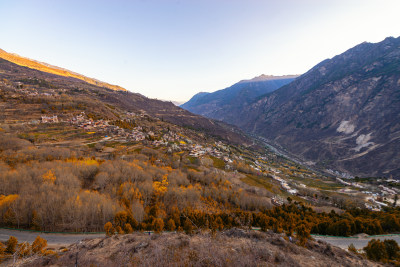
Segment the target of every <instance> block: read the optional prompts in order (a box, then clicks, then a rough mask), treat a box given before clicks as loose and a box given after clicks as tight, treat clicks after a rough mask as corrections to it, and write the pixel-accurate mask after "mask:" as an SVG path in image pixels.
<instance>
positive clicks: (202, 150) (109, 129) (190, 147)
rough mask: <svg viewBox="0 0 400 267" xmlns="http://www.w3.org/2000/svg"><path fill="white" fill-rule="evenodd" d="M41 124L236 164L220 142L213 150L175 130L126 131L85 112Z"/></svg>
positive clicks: (139, 128) (45, 118) (43, 118)
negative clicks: (69, 127) (78, 129)
mask: <svg viewBox="0 0 400 267" xmlns="http://www.w3.org/2000/svg"><path fill="white" fill-rule="evenodd" d="M126 115H127V116H128V117H138V118H144V117H145V116H147V114H146V113H144V112H140V113H133V112H127V113H126ZM40 122H41V123H59V122H66V123H69V124H70V125H73V126H75V127H78V128H81V129H83V130H85V131H88V132H102V133H103V134H104V135H105V137H112V139H108V140H114V141H119V142H146V144H147V145H152V146H154V147H168V151H169V152H179V151H187V152H188V154H189V156H191V157H195V158H199V157H203V156H205V155H208V156H213V157H216V158H220V159H222V160H224V161H225V162H226V163H232V162H233V160H232V159H231V158H230V157H229V148H228V146H227V145H225V144H224V143H222V142H221V141H217V142H215V143H214V144H212V145H210V146H203V145H200V144H196V143H195V142H194V141H193V140H191V139H190V138H188V137H186V136H184V135H183V134H181V133H176V132H173V131H171V130H169V131H167V132H165V133H154V131H151V130H146V129H145V127H142V126H136V127H134V128H132V129H124V128H121V127H119V126H117V125H113V124H112V123H111V122H110V121H107V120H102V119H100V120H93V119H92V118H89V117H88V116H87V115H86V114H85V112H81V113H80V114H78V115H75V116H73V117H72V118H70V119H68V120H65V121H62V120H59V118H58V116H57V115H51V116H47V115H42V116H41V121H40Z"/></svg>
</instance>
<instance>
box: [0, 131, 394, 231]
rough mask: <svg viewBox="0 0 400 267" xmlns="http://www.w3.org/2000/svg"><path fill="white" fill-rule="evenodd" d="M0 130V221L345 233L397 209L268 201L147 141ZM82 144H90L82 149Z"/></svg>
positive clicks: (61, 227)
mask: <svg viewBox="0 0 400 267" xmlns="http://www.w3.org/2000/svg"><path fill="white" fill-rule="evenodd" d="M2 137H3V138H1V139H0V147H1V153H0V160H1V161H0V225H1V226H5V227H14V228H26V229H35V230H41V231H64V232H97V231H106V232H107V233H109V234H113V233H115V232H118V233H129V232H132V231H137V230H141V231H142V230H154V231H156V232H159V231H163V230H168V231H174V230H177V231H185V232H186V233H192V232H194V231H198V230H201V229H211V230H212V231H218V230H223V229H229V228H232V227H240V228H246V229H249V228H260V229H261V230H262V231H269V230H272V231H274V232H277V233H282V232H283V233H286V234H287V235H288V236H291V235H293V233H294V232H296V233H303V235H304V236H305V237H307V236H309V234H310V233H312V234H321V235H335V236H350V235H354V234H358V233H367V234H370V235H376V234H383V233H393V232H399V231H400V220H399V218H400V209H399V208H387V209H386V210H384V211H380V212H374V211H370V210H366V209H360V208H351V209H350V208H349V209H347V210H346V211H345V212H343V213H336V212H335V211H333V210H332V211H331V212H328V213H327V212H316V211H315V210H314V209H313V208H312V206H310V205H309V204H307V203H303V202H299V201H297V200H292V199H290V198H288V201H287V203H286V204H284V205H282V206H278V207H277V206H273V205H272V204H271V203H270V202H269V201H267V198H266V197H265V196H259V195H257V194H253V193H250V192H248V191H247V190H243V189H242V188H239V187H237V186H234V185H233V184H232V183H231V182H230V181H229V179H228V176H229V175H233V174H234V173H235V172H237V171H238V170H239V171H246V170H247V169H246V168H245V165H244V164H242V163H240V164H239V163H237V164H236V165H234V168H235V170H233V172H232V171H231V172H225V171H222V170H220V169H218V168H215V167H214V165H213V164H212V160H211V162H209V163H207V162H205V163H204V164H202V165H201V166H195V165H193V164H191V161H190V160H189V159H187V158H184V157H183V158H182V157H179V156H178V155H174V154H162V153H159V152H158V151H157V150H154V149H151V148H143V149H141V150H140V151H137V153H133V154H129V155H124V156H123V157H121V156H115V157H114V158H111V159H98V158H95V157H88V156H87V155H85V152H84V151H80V150H79V149H70V148H48V147H46V148H32V147H31V146H29V141H26V140H23V139H19V138H16V137H10V136H8V135H2ZM86 154H87V153H86Z"/></svg>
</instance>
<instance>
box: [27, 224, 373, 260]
mask: <svg viewBox="0 0 400 267" xmlns="http://www.w3.org/2000/svg"><path fill="white" fill-rule="evenodd" d="M76 255H78V265H79V266H271V265H273V266H376V264H375V263H372V262H369V261H367V260H365V259H362V258H359V257H357V256H355V255H352V254H350V253H348V252H346V251H344V250H342V249H339V248H336V247H332V246H330V245H328V244H327V243H324V242H322V241H318V242H315V241H309V242H308V244H307V246H306V248H304V247H300V246H297V245H296V244H294V243H291V242H288V241H287V240H285V239H284V238H283V237H282V236H281V235H278V234H274V233H261V232H254V231H244V230H239V229H231V230H228V231H225V232H222V233H217V234H216V235H214V236H213V235H212V234H211V233H209V232H204V233H199V234H196V235H193V236H189V235H185V234H182V233H162V234H160V235H156V234H154V235H151V236H149V235H146V234H144V233H134V234H130V235H122V236H113V237H108V238H98V239H92V240H86V241H84V242H82V243H81V244H74V245H71V246H70V247H68V249H67V251H64V252H59V257H55V256H51V257H47V258H41V259H35V260H34V261H30V262H29V263H25V264H22V265H21V266H73V265H74V264H75V261H76Z"/></svg>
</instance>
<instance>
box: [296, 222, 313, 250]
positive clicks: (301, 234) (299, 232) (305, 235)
mask: <svg viewBox="0 0 400 267" xmlns="http://www.w3.org/2000/svg"><path fill="white" fill-rule="evenodd" d="M296 237H297V238H298V239H299V243H300V245H301V246H304V245H305V244H306V243H307V240H308V239H310V229H308V228H307V227H306V226H305V225H304V224H301V225H300V226H298V227H297V228H296Z"/></svg>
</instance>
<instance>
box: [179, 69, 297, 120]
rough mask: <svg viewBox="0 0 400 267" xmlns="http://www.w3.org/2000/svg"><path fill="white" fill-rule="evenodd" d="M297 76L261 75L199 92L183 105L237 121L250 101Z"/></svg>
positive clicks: (202, 113)
mask: <svg viewBox="0 0 400 267" xmlns="http://www.w3.org/2000/svg"><path fill="white" fill-rule="evenodd" d="M296 77H297V76H296V75H287V76H269V75H260V76H258V77H255V78H253V79H251V80H242V81H240V82H238V83H236V84H234V85H232V86H231V87H228V88H225V89H222V90H219V91H216V92H213V93H204V92H202V93H198V94H196V95H195V96H193V97H192V98H191V99H190V100H189V101H188V102H186V103H185V104H183V105H182V106H181V107H182V108H184V109H186V110H189V111H190V112H193V113H196V114H200V115H203V116H206V117H209V118H213V119H217V120H222V121H225V122H228V123H235V118H236V116H237V115H238V113H240V112H241V111H242V110H243V108H244V107H245V106H246V105H247V104H248V103H251V102H253V101H254V100H255V99H256V98H257V97H259V96H261V95H264V94H266V93H269V92H272V91H274V90H276V89H278V88H279V87H282V86H283V85H286V84H288V83H290V82H292V81H293V80H294V79H295V78H296Z"/></svg>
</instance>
